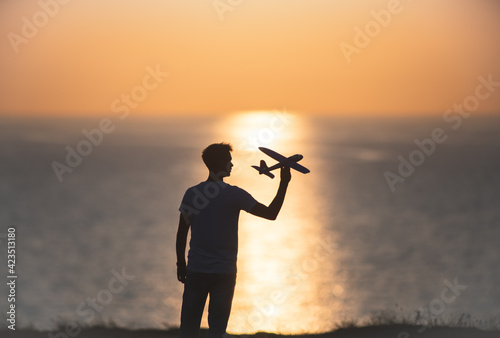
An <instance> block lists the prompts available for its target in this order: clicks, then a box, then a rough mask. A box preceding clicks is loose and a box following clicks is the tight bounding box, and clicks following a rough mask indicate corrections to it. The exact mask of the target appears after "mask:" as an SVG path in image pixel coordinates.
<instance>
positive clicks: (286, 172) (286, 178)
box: [281, 167, 292, 183]
mask: <svg viewBox="0 0 500 338" xmlns="http://www.w3.org/2000/svg"><path fill="white" fill-rule="evenodd" d="M291 179H292V174H291V173H290V167H281V182H284V183H288V182H290V180H291Z"/></svg>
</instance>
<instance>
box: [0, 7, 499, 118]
mask: <svg viewBox="0 0 500 338" xmlns="http://www.w3.org/2000/svg"><path fill="white" fill-rule="evenodd" d="M58 1H61V2H66V4H59V2H58ZM216 2H218V3H221V4H228V3H233V4H235V6H234V7H232V10H231V11H229V10H228V11H226V12H224V13H223V14H221V16H222V18H223V19H224V20H221V17H220V16H219V15H218V13H217V11H216V9H215V8H214V3H216ZM397 2H398V1H397V0H391V1H388V0H385V1H378V0H358V1H350V0H349V1H348V0H329V1H327V0H280V1H278V0H241V1H237V0H231V1H229V0H215V1H214V0H190V1H186V0H177V1H172V0H162V1H160V0H136V1H133V0H120V1H118V0H64V1H63V0H40V1H24V0H8V1H2V2H0V35H1V36H2V39H1V40H0V114H3V115H5V114H15V115H27V114H36V115H66V116H72V115H93V116H110V115H112V114H116V113H119V112H118V111H119V110H120V108H121V109H124V107H127V108H128V109H129V110H130V111H134V112H136V113H137V114H142V115H151V114H155V115H161V114H170V113H179V112H181V113H215V112H232V111H242V110H263V109H282V108H283V107H287V109H288V110H291V111H299V112H300V111H302V112H308V113H311V112H316V113H329V114H352V115H353V114H372V115H376V114H386V113H389V114H413V113H419V114H420V113H434V114H442V113H443V112H444V111H445V110H446V109H448V108H449V107H450V106H452V105H453V104H454V103H461V102H462V101H463V100H464V99H465V98H466V97H467V96H468V95H471V94H473V93H474V90H475V88H476V86H477V85H478V83H479V82H478V77H479V76H484V77H487V76H488V75H490V74H492V76H493V79H496V80H498V81H500V62H499V60H500V43H499V41H500V3H499V2H498V1H495V0H418V1H416V0H414V1H410V0H401V1H399V2H400V5H399V7H397V9H398V11H399V12H398V13H394V14H391V18H390V19H389V21H388V23H387V24H386V26H385V27H383V26H381V25H380V24H379V27H380V29H379V32H377V31H374V33H372V35H373V37H371V38H370V43H369V44H368V46H366V47H364V46H363V47H360V46H359V45H357V47H360V48H358V53H354V54H352V55H350V59H351V60H350V61H351V62H348V60H347V59H348V58H346V56H345V55H344V53H343V52H342V49H341V47H340V46H341V44H342V43H344V45H345V44H349V45H351V46H354V47H356V44H355V35H356V27H358V28H360V29H361V30H364V29H365V27H366V25H367V24H370V23H371V24H372V25H371V27H375V29H376V26H377V24H375V25H374V23H375V21H374V20H375V19H374V17H373V15H372V14H371V13H370V11H372V10H375V11H377V12H379V11H381V10H385V11H387V10H388V8H389V7H390V6H391V5H389V4H390V3H397ZM41 3H46V4H52V7H50V6H49V8H51V9H52V10H53V11H54V15H53V17H50V16H48V15H45V14H43V12H42V13H41V12H40V11H41V5H40V4H41ZM54 4H58V5H57V6H58V7H59V8H56V7H53V6H54ZM226 6H229V5H226ZM391 8H392V7H391ZM394 8H396V7H394ZM33 16H35V18H36V19H37V20H38V24H39V26H40V27H38V28H36V29H37V31H36V32H35V33H33V31H29V29H27V28H26V27H24V26H26V23H25V21H23V17H26V18H27V20H28V21H29V22H31V23H33V22H34V19H33ZM369 26H370V25H369ZM23 27H24V29H23ZM35 27H36V26H35ZM23 31H24V33H25V34H26V32H28V34H30V33H31V34H32V36H31V37H27V36H26V35H23ZM20 41H21V42H20ZM147 67H150V68H151V69H155V68H156V67H158V68H159V69H160V70H161V72H165V73H168V76H165V77H162V78H161V82H158V81H156V80H155V79H154V78H153V77H151V76H149V77H148V74H149V72H148V71H147V70H146V68H147ZM146 77H148V78H146ZM143 81H146V83H145V84H144V83H143ZM137 86H141V87H142V88H137ZM144 87H148V88H149V89H144ZM498 88H499V89H500V87H498ZM134 90H135V93H134V94H135V96H134V97H135V98H138V101H137V100H134V98H133V97H132V98H131V99H129V101H127V102H125V101H124V99H123V96H122V95H123V94H126V95H130V94H131V93H132V92H133V91H134ZM139 98H140V100H139ZM498 108H500V90H498V91H496V92H494V93H493V95H492V96H491V97H490V98H488V99H487V100H484V101H481V104H480V107H479V111H481V112H492V111H496V112H499V111H500V109H498Z"/></svg>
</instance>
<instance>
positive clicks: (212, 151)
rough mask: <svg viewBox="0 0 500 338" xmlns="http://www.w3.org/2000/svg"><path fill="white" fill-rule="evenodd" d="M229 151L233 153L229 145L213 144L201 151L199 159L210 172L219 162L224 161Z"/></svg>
mask: <svg viewBox="0 0 500 338" xmlns="http://www.w3.org/2000/svg"><path fill="white" fill-rule="evenodd" d="M230 151H233V147H232V146H231V145H230V144H229V143H214V144H211V145H209V146H208V147H206V148H205V149H204V150H203V152H202V153H201V158H202V159H203V162H204V163H205V165H206V166H207V168H208V170H211V169H213V168H214V166H215V165H216V164H217V163H218V162H219V161H222V160H225V159H226V158H227V155H228V154H229V152H230Z"/></svg>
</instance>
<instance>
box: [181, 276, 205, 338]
mask: <svg viewBox="0 0 500 338" xmlns="http://www.w3.org/2000/svg"><path fill="white" fill-rule="evenodd" d="M206 277H207V275H206V274H203V273H196V272H190V271H188V272H187V276H186V282H185V284H184V294H183V295H182V310H181V330H180V331H181V332H180V336H181V338H198V333H199V331H200V323H201V317H202V316H203V309H204V308H205V302H206V300H207V295H208V285H207V278H206Z"/></svg>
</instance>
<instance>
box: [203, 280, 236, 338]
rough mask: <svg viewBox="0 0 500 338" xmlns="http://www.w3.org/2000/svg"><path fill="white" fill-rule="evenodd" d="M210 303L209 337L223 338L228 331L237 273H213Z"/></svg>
mask: <svg viewBox="0 0 500 338" xmlns="http://www.w3.org/2000/svg"><path fill="white" fill-rule="evenodd" d="M211 277H212V278H211V281H210V302H209V304H208V327H209V330H208V337H209V338H221V337H223V335H224V334H225V333H226V328H227V322H228V320H229V314H230V313H231V304H232V302H233V295H234V286H235V284H236V274H213V275H212V276H211Z"/></svg>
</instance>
